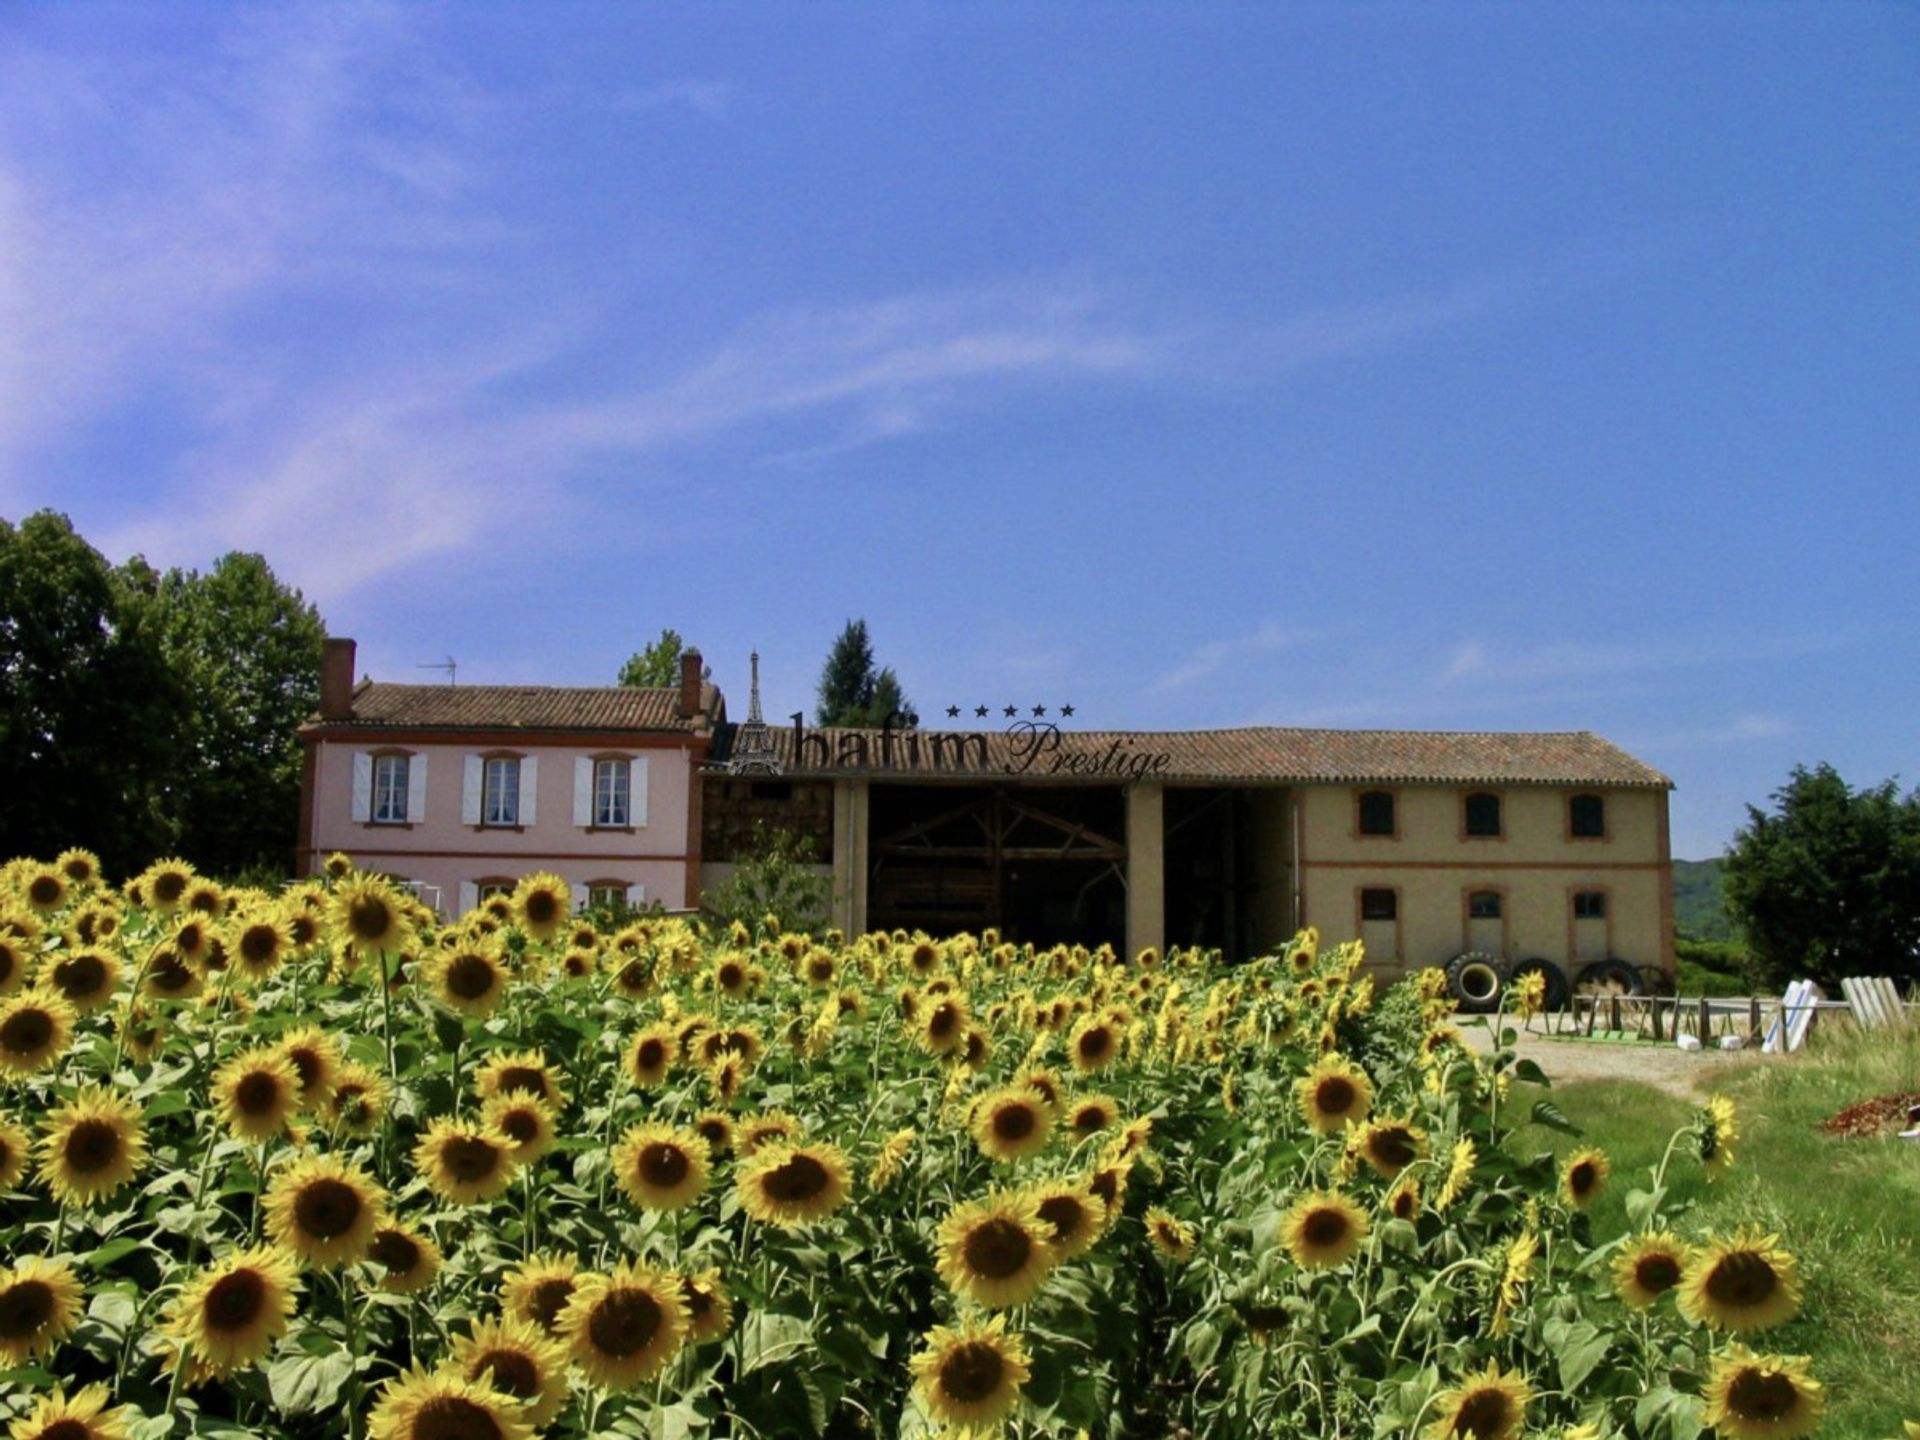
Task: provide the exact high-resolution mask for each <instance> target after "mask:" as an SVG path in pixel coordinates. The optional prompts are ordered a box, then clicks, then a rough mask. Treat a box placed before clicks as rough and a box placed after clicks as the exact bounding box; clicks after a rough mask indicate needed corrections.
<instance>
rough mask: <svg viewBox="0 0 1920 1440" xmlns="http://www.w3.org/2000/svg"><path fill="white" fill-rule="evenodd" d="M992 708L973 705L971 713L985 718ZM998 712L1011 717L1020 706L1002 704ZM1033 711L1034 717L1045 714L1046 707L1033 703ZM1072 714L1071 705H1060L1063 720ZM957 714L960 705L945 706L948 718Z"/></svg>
mask: <svg viewBox="0 0 1920 1440" xmlns="http://www.w3.org/2000/svg"><path fill="white" fill-rule="evenodd" d="M992 710H993V707H992V706H991V705H976V706H974V707H973V713H974V714H975V715H976V716H979V717H980V718H982V719H985V718H986V716H987V715H988V714H990V713H991V712H992ZM1000 713H1001V714H1002V715H1005V716H1006V717H1007V718H1008V719H1012V718H1013V717H1014V716H1015V715H1018V714H1019V713H1020V707H1019V706H1018V705H1007V706H1003V707H1002V708H1001V711H1000ZM1033 713H1034V715H1035V716H1036V717H1037V716H1041V715H1045V714H1046V713H1047V707H1046V706H1044V705H1035V706H1034V707H1033ZM1072 714H1073V706H1071V705H1062V706H1061V707H1060V718H1061V719H1063V720H1064V719H1067V718H1068V717H1070V716H1071V715H1072ZM959 715H960V707H959V706H958V705H949V706H947V718H948V719H949V720H953V719H957V718H959Z"/></svg>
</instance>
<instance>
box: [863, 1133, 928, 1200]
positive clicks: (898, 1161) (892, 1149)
mask: <svg viewBox="0 0 1920 1440" xmlns="http://www.w3.org/2000/svg"><path fill="white" fill-rule="evenodd" d="M916 1138H917V1137H916V1136H915V1134H914V1131H913V1130H912V1129H911V1128H908V1129H903V1130H896V1131H894V1132H893V1134H891V1135H889V1136H888V1137H887V1140H886V1143H885V1144H883V1145H882V1146H881V1147H880V1153H879V1154H878V1155H876V1156H874V1159H873V1168H872V1169H871V1170H869V1171H868V1172H867V1188H868V1189H869V1190H884V1189H886V1188H887V1186H889V1185H891V1184H892V1183H893V1179H894V1177H895V1176H896V1175H898V1174H899V1173H900V1167H901V1166H902V1165H904V1164H905V1163H906V1159H907V1154H908V1152H909V1151H911V1150H912V1149H913V1142H914V1140H915V1139H916Z"/></svg>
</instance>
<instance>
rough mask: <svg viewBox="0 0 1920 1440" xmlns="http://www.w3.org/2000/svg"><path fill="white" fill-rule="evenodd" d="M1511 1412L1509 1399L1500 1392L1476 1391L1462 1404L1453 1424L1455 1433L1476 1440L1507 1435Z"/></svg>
mask: <svg viewBox="0 0 1920 1440" xmlns="http://www.w3.org/2000/svg"><path fill="white" fill-rule="evenodd" d="M1510 1415H1511V1411H1510V1410H1509V1408H1508V1405H1507V1397H1506V1396H1505V1395H1504V1394H1503V1393H1502V1392H1500V1391H1498V1390H1475V1391H1474V1392H1473V1393H1472V1394H1470V1395H1468V1396H1467V1398H1466V1399H1465V1400H1463V1401H1462V1402H1461V1403H1460V1413H1459V1416H1458V1418H1456V1419H1455V1420H1454V1422H1453V1433H1454V1434H1456V1435H1471V1436H1473V1437H1474V1440H1492V1437H1493V1436H1496V1435H1503V1434H1505V1433H1506V1430H1507V1425H1508V1422H1509V1418H1510Z"/></svg>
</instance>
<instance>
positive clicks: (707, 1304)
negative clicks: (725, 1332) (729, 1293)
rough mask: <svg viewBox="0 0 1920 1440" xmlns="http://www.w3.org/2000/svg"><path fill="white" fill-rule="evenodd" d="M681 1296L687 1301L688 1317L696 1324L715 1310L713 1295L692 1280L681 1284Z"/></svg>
mask: <svg viewBox="0 0 1920 1440" xmlns="http://www.w3.org/2000/svg"><path fill="white" fill-rule="evenodd" d="M680 1296H681V1298H682V1299H683V1300H685V1301H686V1302H687V1318H688V1319H689V1320H691V1321H692V1322H693V1323H694V1324H696V1325H698V1324H699V1323H700V1322H701V1321H702V1320H704V1319H706V1318H707V1315H708V1314H709V1313H710V1312H711V1311H712V1310H713V1296H711V1295H709V1294H708V1293H707V1292H706V1291H705V1290H703V1289H701V1288H700V1287H699V1286H698V1285H695V1284H694V1283H692V1282H691V1281H688V1282H686V1283H685V1284H683V1285H681V1287H680Z"/></svg>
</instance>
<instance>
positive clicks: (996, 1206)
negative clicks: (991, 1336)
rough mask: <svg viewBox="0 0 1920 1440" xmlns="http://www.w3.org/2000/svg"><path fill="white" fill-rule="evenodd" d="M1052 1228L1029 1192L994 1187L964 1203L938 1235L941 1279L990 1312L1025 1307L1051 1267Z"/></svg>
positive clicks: (948, 1218)
mask: <svg viewBox="0 0 1920 1440" xmlns="http://www.w3.org/2000/svg"><path fill="white" fill-rule="evenodd" d="M1050 1229H1051V1227H1050V1226H1049V1225H1048V1224H1047V1223H1046V1221H1045V1220H1043V1219H1042V1218H1041V1216H1040V1211H1039V1208H1038V1206H1037V1205H1036V1204H1035V1203H1034V1199H1033V1197H1032V1195H1031V1194H1010V1193H1007V1192H1005V1191H996V1192H994V1193H993V1194H990V1195H988V1196H987V1197H986V1198H985V1199H982V1200H975V1201H972V1202H970V1203H968V1204H966V1205H962V1206H960V1207H959V1208H958V1209H956V1210H954V1211H953V1212H952V1213H950V1214H949V1215H948V1216H947V1217H946V1219H944V1220H942V1221H941V1222H940V1228H939V1230H938V1232H937V1233H936V1236H935V1238H936V1241H937V1243H938V1266H937V1268H938V1269H939V1272H940V1278H941V1279H943V1280H945V1281H946V1282H947V1284H948V1285H949V1286H950V1287H951V1288H952V1289H953V1291H954V1292H955V1293H956V1294H958V1295H961V1296H964V1297H965V1298H967V1299H969V1300H971V1301H973V1302H974V1303H975V1304H977V1305H982V1306H985V1307H986V1308H987V1309H989V1310H999V1309H1005V1308H1006V1307H1008V1306H1012V1305H1024V1304H1025V1303H1026V1302H1027V1301H1028V1300H1031V1299H1032V1298H1033V1297H1034V1295H1035V1294H1037V1293H1038V1292H1039V1289H1040V1287H1041V1285H1043V1284H1044V1283H1045V1282H1046V1278H1047V1275H1048V1273H1049V1272H1050V1271H1051V1270H1052V1269H1053V1264H1054V1252H1053V1246H1052V1245H1051V1244H1050V1243H1049V1242H1048V1239H1047V1235H1048V1232H1049V1230H1050Z"/></svg>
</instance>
